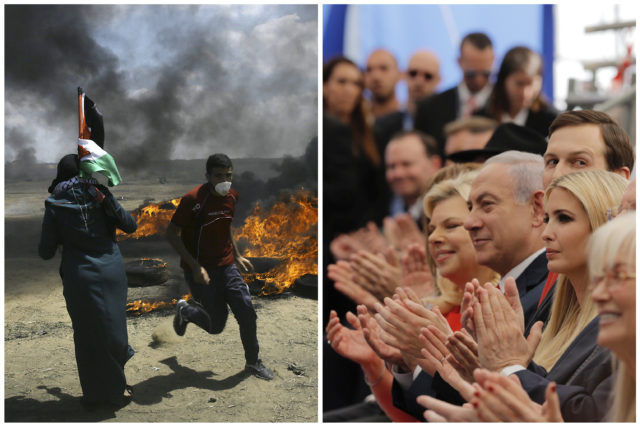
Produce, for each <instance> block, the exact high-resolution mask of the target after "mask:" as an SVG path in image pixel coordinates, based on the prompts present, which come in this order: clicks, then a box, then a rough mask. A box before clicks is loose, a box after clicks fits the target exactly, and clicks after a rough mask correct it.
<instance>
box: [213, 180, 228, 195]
mask: <svg viewBox="0 0 640 427" xmlns="http://www.w3.org/2000/svg"><path fill="white" fill-rule="evenodd" d="M214 189H215V190H216V193H218V194H219V195H221V196H226V195H227V193H228V192H229V190H230V189H231V182H229V181H225V182H219V183H217V184H216V186H215V187H214Z"/></svg>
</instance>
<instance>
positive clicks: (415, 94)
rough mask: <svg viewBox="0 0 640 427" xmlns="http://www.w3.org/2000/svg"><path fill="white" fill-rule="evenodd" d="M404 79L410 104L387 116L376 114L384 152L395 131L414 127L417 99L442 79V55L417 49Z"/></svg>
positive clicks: (376, 128) (378, 137)
mask: <svg viewBox="0 0 640 427" xmlns="http://www.w3.org/2000/svg"><path fill="white" fill-rule="evenodd" d="M404 79H405V81H406V82H407V95H408V96H407V105H406V108H402V109H399V110H398V111H394V112H392V113H390V114H386V115H384V116H376V122H375V125H374V128H373V131H374V134H375V138H376V143H377V144H378V147H379V149H380V152H381V153H384V151H385V149H386V147H387V143H388V142H389V141H390V140H391V137H392V136H393V135H395V134H396V133H398V132H400V131H402V130H405V131H408V130H413V119H414V117H415V114H416V108H417V103H418V102H419V101H421V100H423V99H426V98H428V97H429V96H432V95H433V94H434V93H435V91H436V88H437V87H438V84H439V83H440V63H439V62H438V57H437V56H436V55H435V54H434V53H433V52H431V51H428V50H418V51H416V52H414V53H413V55H411V58H409V66H408V67H407V70H406V71H405V72H404Z"/></svg>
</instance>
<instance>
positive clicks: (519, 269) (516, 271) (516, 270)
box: [498, 248, 545, 293]
mask: <svg viewBox="0 0 640 427" xmlns="http://www.w3.org/2000/svg"><path fill="white" fill-rule="evenodd" d="M544 251H545V248H542V249H539V250H537V251H536V252H534V253H532V254H531V255H529V256H528V257H527V258H525V260H524V261H522V262H521V263H520V264H518V265H516V266H515V267H513V268H512V269H511V270H509V271H508V272H507V274H505V275H504V276H502V278H501V279H500V282H499V283H498V285H499V286H500V291H502V293H504V282H505V280H507V277H513V278H514V279H518V277H520V275H521V274H522V273H523V272H524V271H525V270H526V269H527V267H529V264H531V263H532V262H533V260H534V259H536V258H538V256H539V255H540V254H541V253H543V252H544Z"/></svg>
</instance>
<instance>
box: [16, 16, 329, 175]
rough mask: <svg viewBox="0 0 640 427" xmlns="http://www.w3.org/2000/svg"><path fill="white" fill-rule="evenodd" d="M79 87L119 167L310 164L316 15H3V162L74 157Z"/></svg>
mask: <svg viewBox="0 0 640 427" xmlns="http://www.w3.org/2000/svg"><path fill="white" fill-rule="evenodd" d="M77 86H82V87H83V88H84V89H85V91H86V93H87V95H88V96H89V97H91V98H92V99H93V100H94V101H95V102H96V103H97V104H98V109H99V110H100V111H101V112H102V114H103V115H104V122H105V149H106V150H107V151H108V152H110V153H111V154H113V155H114V157H115V158H116V162H117V163H118V164H123V165H124V164H127V165H128V166H131V165H141V166H143V165H144V162H145V161H146V160H161V159H168V158H187V159H188V158H204V157H206V156H208V155H209V154H211V153H213V152H225V153H227V154H228V155H229V156H231V157H232V158H233V157H236V158H237V157H281V156H283V155H285V154H288V155H293V156H298V155H302V154H303V153H304V150H305V147H306V145H307V143H308V141H309V140H310V139H311V138H312V137H313V136H316V134H317V113H318V111H317V7H316V6H315V5H303V6H293V5H291V6H288V5H284V6H272V5H264V6H232V5H195V6H173V5H162V6H153V5H142V6H126V5H107V6H5V161H13V160H16V159H18V158H21V159H23V160H28V159H32V160H37V161H38V162H56V161H57V160H58V159H59V158H60V157H61V156H62V155H64V154H67V153H72V152H74V151H75V149H76V141H77V136H78V122H77V120H78V119H77V92H76V88H77ZM34 156H35V158H34Z"/></svg>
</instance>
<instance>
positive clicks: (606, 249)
mask: <svg viewBox="0 0 640 427" xmlns="http://www.w3.org/2000/svg"><path fill="white" fill-rule="evenodd" d="M635 235H636V217H635V212H634V213H629V214H625V215H623V216H621V217H618V218H616V219H614V220H613V221H611V222H610V223H609V224H607V225H605V226H603V227H602V228H600V229H598V230H597V231H596V232H595V233H594V234H593V236H592V237H591V239H590V241H589V275H590V277H591V284H592V289H593V291H592V294H591V298H592V299H593V301H594V302H595V303H596V305H597V307H598V314H599V315H600V323H599V326H600V328H599V331H598V344H600V345H602V346H605V347H608V348H610V349H611V351H612V352H613V353H614V354H615V355H616V357H617V358H619V360H620V361H621V362H622V363H620V362H619V361H615V362H614V364H615V365H616V366H617V374H616V380H615V386H614V389H613V393H612V396H613V404H612V409H611V413H610V414H609V417H608V419H609V420H610V421H614V422H634V421H635V418H636V399H635V397H636V375H635V371H636V370H635V364H636V351H635V350H636V280H635V276H636V275H635V271H636V239H635Z"/></svg>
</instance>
